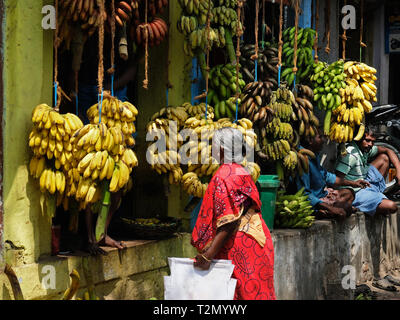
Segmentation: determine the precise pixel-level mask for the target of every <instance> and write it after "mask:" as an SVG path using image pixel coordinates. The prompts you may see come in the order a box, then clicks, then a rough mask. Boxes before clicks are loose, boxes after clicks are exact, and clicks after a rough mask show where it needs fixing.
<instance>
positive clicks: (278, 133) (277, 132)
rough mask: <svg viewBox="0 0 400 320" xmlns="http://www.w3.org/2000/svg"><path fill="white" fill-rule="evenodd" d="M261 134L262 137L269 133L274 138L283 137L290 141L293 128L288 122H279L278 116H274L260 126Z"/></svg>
mask: <svg viewBox="0 0 400 320" xmlns="http://www.w3.org/2000/svg"><path fill="white" fill-rule="evenodd" d="M260 131H261V136H262V137H263V138H264V137H265V136H266V134H269V135H270V136H271V137H273V138H274V139H277V138H279V139H284V140H288V141H291V140H292V139H293V128H292V126H291V125H290V123H285V122H281V120H280V119H279V118H274V119H273V120H272V121H271V122H270V123H268V124H267V126H266V127H264V128H261V130H260Z"/></svg>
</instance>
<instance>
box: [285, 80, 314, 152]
mask: <svg viewBox="0 0 400 320" xmlns="http://www.w3.org/2000/svg"><path fill="white" fill-rule="evenodd" d="M296 87H297V97H296V102H295V103H294V104H293V113H292V115H291V119H292V124H293V127H294V128H295V130H296V131H297V132H298V134H299V136H300V137H311V138H312V137H314V136H315V135H316V133H317V130H318V127H319V120H318V118H317V117H316V116H315V115H314V112H313V111H314V106H313V104H312V103H311V101H313V97H314V93H313V91H312V89H311V88H310V87H308V86H306V85H301V84H299V85H296ZM294 146H295V147H296V146H297V144H295V145H294Z"/></svg>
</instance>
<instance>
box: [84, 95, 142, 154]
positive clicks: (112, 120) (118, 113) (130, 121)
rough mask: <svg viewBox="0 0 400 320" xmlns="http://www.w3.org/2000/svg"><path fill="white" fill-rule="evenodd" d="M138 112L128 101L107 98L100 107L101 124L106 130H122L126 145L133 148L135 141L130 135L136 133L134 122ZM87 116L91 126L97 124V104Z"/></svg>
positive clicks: (90, 109) (98, 118)
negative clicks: (104, 125)
mask: <svg viewBox="0 0 400 320" xmlns="http://www.w3.org/2000/svg"><path fill="white" fill-rule="evenodd" d="M137 115H138V110H137V109H136V107H135V106H134V105H133V104H131V103H130V102H128V101H125V102H122V101H120V100H118V99H117V98H115V97H112V96H107V97H106V98H104V100H103V103H102V107H101V122H102V123H105V124H106V126H107V127H108V128H112V127H117V128H120V129H121V130H122V133H123V134H124V136H125V139H126V144H127V145H128V146H134V145H135V140H134V138H133V137H132V134H133V133H135V132H136V127H135V124H134V122H135V121H136V116H137ZM87 116H88V118H89V120H90V123H91V124H97V123H99V120H100V117H99V104H97V103H96V104H95V105H93V106H91V107H90V108H89V110H88V111H87Z"/></svg>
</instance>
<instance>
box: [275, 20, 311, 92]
mask: <svg viewBox="0 0 400 320" xmlns="http://www.w3.org/2000/svg"><path fill="white" fill-rule="evenodd" d="M295 30H296V28H295V27H292V28H288V29H286V30H285V31H284V32H283V42H284V44H283V47H282V61H283V62H282V67H283V68H282V75H281V78H282V81H286V82H287V84H288V85H289V86H291V85H292V84H293V82H294V76H295V74H294V73H293V67H294V62H293V58H294V40H295ZM314 39H315V30H313V29H310V28H305V29H302V28H299V29H298V35H297V63H296V65H297V69H298V70H297V73H296V82H297V83H304V82H306V81H307V80H308V78H309V76H310V75H311V74H312V71H313V65H314V57H313V54H312V50H313V47H314Z"/></svg>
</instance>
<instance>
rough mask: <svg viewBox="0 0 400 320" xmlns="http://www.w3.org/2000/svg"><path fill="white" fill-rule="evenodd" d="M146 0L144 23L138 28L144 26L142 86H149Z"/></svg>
mask: <svg viewBox="0 0 400 320" xmlns="http://www.w3.org/2000/svg"><path fill="white" fill-rule="evenodd" d="M148 5H149V4H148V0H145V9H144V25H140V26H139V27H140V28H144V34H145V44H144V48H145V62H144V80H143V88H144V89H146V90H147V89H148V88H149V31H148V12H147V11H148Z"/></svg>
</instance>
